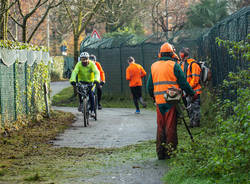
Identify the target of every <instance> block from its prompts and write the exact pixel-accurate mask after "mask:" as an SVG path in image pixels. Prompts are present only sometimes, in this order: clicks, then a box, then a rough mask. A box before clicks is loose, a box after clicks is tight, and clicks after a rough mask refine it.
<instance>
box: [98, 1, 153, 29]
mask: <svg viewBox="0 0 250 184" xmlns="http://www.w3.org/2000/svg"><path fill="white" fill-rule="evenodd" d="M147 4H149V2H148V1H147V0H106V1H105V3H103V6H102V7H101V9H100V10H101V11H99V14H98V19H99V22H103V23H105V24H106V32H113V31H117V30H118V29H119V28H121V27H123V26H128V25H129V24H130V23H131V22H132V21H133V20H134V19H135V18H137V19H140V17H143V16H144V15H145V12H146V10H147V9H146V8H145V7H146V6H147Z"/></svg>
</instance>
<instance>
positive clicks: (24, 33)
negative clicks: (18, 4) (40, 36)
mask: <svg viewBox="0 0 250 184" xmlns="http://www.w3.org/2000/svg"><path fill="white" fill-rule="evenodd" d="M22 28H23V32H22V39H23V43H26V41H27V40H26V39H27V38H26V29H27V26H26V21H25V20H24V21H23V27H22Z"/></svg>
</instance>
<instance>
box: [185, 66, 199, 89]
mask: <svg viewBox="0 0 250 184" xmlns="http://www.w3.org/2000/svg"><path fill="white" fill-rule="evenodd" d="M190 66H192V67H191V70H190ZM200 75H201V68H200V66H199V65H198V64H197V63H195V62H193V63H192V64H191V63H190V64H189V66H188V69H187V81H188V83H189V84H190V86H191V87H192V88H193V90H194V91H195V92H196V93H197V94H201V92H202V91H201V85H200V77H201V76H200Z"/></svg>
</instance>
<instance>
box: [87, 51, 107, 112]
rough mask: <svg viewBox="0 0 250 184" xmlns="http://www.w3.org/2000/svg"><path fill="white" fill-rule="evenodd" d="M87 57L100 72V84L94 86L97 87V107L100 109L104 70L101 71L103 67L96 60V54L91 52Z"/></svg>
mask: <svg viewBox="0 0 250 184" xmlns="http://www.w3.org/2000/svg"><path fill="white" fill-rule="evenodd" d="M89 59H90V60H91V61H93V62H94V63H95V65H96V67H97V69H98V70H99V72H100V78H101V80H100V84H99V85H97V86H96V88H97V101H98V109H99V110H101V109H102V105H101V100H102V87H103V85H104V84H105V73H104V71H103V69H102V66H101V64H100V63H99V62H98V61H96V56H95V55H93V54H91V55H90V56H89Z"/></svg>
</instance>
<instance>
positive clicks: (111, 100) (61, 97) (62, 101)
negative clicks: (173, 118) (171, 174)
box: [52, 87, 154, 109]
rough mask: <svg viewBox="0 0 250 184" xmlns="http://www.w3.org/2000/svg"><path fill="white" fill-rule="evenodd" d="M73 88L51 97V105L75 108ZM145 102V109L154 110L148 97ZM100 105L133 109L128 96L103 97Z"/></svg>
mask: <svg viewBox="0 0 250 184" xmlns="http://www.w3.org/2000/svg"><path fill="white" fill-rule="evenodd" d="M72 94H73V88H72V87H68V88H65V89H63V90H62V91H61V92H60V93H58V94H56V95H55V96H54V97H53V100H52V105H54V106H67V107H77V106H78V97H72ZM144 99H145V101H146V102H147V109H154V105H153V102H152V100H151V98H150V97H149V96H145V97H144ZM101 104H102V106H103V107H104V108H135V106H134V104H133V99H132V96H129V95H127V96H126V95H122V96H119V95H105V94H104V95H103V96H102V101H101Z"/></svg>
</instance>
